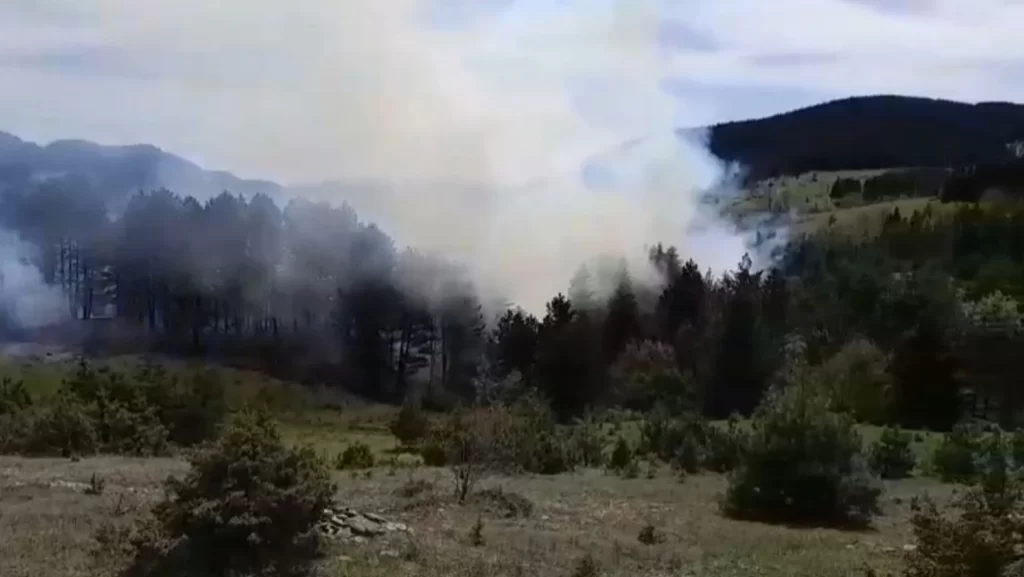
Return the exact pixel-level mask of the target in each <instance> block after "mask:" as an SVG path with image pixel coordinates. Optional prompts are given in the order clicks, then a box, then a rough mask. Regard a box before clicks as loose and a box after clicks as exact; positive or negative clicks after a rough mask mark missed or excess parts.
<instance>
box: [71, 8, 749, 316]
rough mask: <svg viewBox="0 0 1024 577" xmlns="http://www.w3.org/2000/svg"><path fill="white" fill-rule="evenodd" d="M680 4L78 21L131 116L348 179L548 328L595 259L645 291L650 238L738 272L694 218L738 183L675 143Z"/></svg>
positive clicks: (225, 13) (727, 240)
mask: <svg viewBox="0 0 1024 577" xmlns="http://www.w3.org/2000/svg"><path fill="white" fill-rule="evenodd" d="M671 4H672V3H671V2H665V1H664V0H562V1H557V2H552V1H551V0H447V1H443V0H377V1H371V0H294V1H292V2H284V3H282V2H276V1H272V0H223V1H220V2H208V1H206V0H180V1H178V2H173V3H160V4H159V6H156V5H150V4H149V3H144V2H141V3H140V2H127V1H126V0H96V1H95V2H90V3H83V4H75V6H76V10H77V11H78V12H80V13H79V14H78V15H77V16H76V19H75V20H74V21H75V22H76V23H80V24H76V25H80V27H81V28H80V29H76V34H75V35H74V37H75V38H76V39H77V40H78V41H81V42H93V41H96V40H97V39H100V40H102V42H101V44H104V45H113V46H116V47H117V50H115V51H111V50H107V51H106V52H104V54H109V53H113V54H115V55H117V58H116V59H113V58H112V59H111V62H110V64H111V65H112V66H113V65H117V66H119V67H121V68H122V69H124V70H125V71H126V72H125V74H126V79H123V80H120V81H119V82H121V84H123V86H121V88H122V89H123V90H122V92H121V93H122V94H126V95H127V94H132V95H133V96H132V102H131V105H130V106H127V105H126V106H124V107H123V111H124V112H125V113H126V114H127V113H129V112H130V113H131V114H137V113H138V111H135V110H132V109H134V107H137V106H142V107H146V106H150V107H152V110H151V111H150V112H148V113H147V114H151V115H152V118H153V119H159V118H173V123H172V124H173V126H171V127H167V128H166V130H167V131H168V134H171V135H172V137H171V139H172V141H173V143H172V146H183V147H186V148H185V150H186V151H188V150H193V151H196V152H195V153H194V154H195V155H196V156H197V157H198V159H199V160H200V161H201V162H203V163H204V164H207V165H210V164H213V163H216V164H219V165H222V166H224V165H226V167H227V168H231V169H233V170H235V171H236V172H242V173H246V174H258V175H260V176H269V177H274V178H278V179H280V178H286V179H289V180H291V181H293V182H300V181H305V182H314V181H319V180H336V181H338V182H340V183H342V186H341V187H340V189H341V190H342V191H343V192H341V193H338V192H335V193H332V194H331V195H330V197H329V198H327V200H331V201H333V202H336V203H339V204H340V203H341V202H342V201H350V202H351V204H352V205H353V206H354V207H355V208H356V209H357V210H358V211H359V214H360V216H361V217H363V218H364V219H367V220H371V221H374V222H378V223H379V224H380V225H381V227H382V228H383V229H384V230H386V231H387V232H388V233H389V234H391V235H392V236H393V237H394V238H395V240H396V241H397V243H398V244H399V245H400V246H402V245H408V246H412V247H415V248H416V249H417V250H419V251H421V252H425V253H433V254H438V255H443V256H444V257H445V258H447V259H451V260H453V261H456V262H458V263H460V264H461V265H463V266H464V267H465V268H466V269H467V270H469V271H470V276H471V277H472V280H473V281H474V283H475V284H476V285H477V287H478V289H479V290H481V291H482V292H483V293H484V294H485V295H487V296H492V297H493V296H495V295H501V296H504V297H505V298H507V299H509V300H511V301H514V302H516V303H517V304H520V305H522V306H524V307H526V308H528V309H530V310H533V311H539V310H542V309H543V303H544V302H545V301H546V300H547V299H549V298H550V297H551V296H552V295H554V294H555V293H557V292H560V291H562V292H564V291H565V290H566V289H567V286H568V282H569V279H570V277H571V275H572V274H573V272H574V271H576V270H577V269H578V267H579V266H580V265H581V264H584V263H586V262H588V261H589V260H591V259H593V258H595V257H603V256H607V257H612V258H625V260H626V262H627V264H628V266H629V267H630V270H631V273H632V274H634V275H635V276H637V277H643V276H644V275H645V274H647V268H646V249H647V247H648V246H649V245H651V244H652V243H656V242H663V243H666V244H674V245H676V246H677V247H678V248H679V250H680V252H681V253H682V254H683V255H684V256H689V257H693V258H695V259H696V260H698V261H699V262H700V264H701V265H702V267H705V268H706V267H711V268H715V269H722V268H726V267H731V266H732V265H734V264H735V263H736V262H738V260H739V258H740V256H741V255H742V251H743V242H742V239H740V237H738V236H737V235H735V234H733V232H732V231H731V229H730V227H728V226H727V225H725V224H723V223H721V222H719V221H718V219H717V216H715V215H713V214H712V215H708V214H707V213H706V212H703V211H701V210H700V209H699V198H700V195H701V193H702V191H704V190H706V189H708V188H709V187H712V186H714V185H717V184H721V181H722V177H723V175H724V174H725V172H724V171H723V168H722V166H720V163H719V162H718V161H717V160H716V159H714V158H713V157H712V156H711V155H710V154H709V153H708V152H707V150H706V147H705V146H704V144H703V143H701V142H699V141H695V140H693V139H692V138H685V139H684V138H682V137H680V136H679V135H678V134H676V132H675V130H674V128H675V127H677V126H680V125H682V124H685V123H692V122H694V121H696V120H697V119H698V118H700V117H701V115H700V114H699V112H700V111H695V110H690V109H688V108H687V107H686V106H685V104H684V103H682V102H680V101H679V100H678V99H677V98H676V97H673V96H672V95H670V94H669V93H667V92H666V91H665V90H664V89H663V83H664V82H665V81H666V80H667V79H668V77H669V76H671V75H672V74H674V73H677V72H678V71H677V70H670V66H669V62H670V60H671V59H672V53H671V50H672V48H670V47H669V46H668V45H667V43H665V42H663V41H662V38H663V35H664V31H665V29H666V27H667V26H670V25H671V20H672V18H673V17H674V16H673V15H672V14H670V13H669V11H670V10H671ZM676 12H678V10H676ZM108 48H109V46H108ZM128 73H130V74H128ZM153 79H157V80H153ZM136 85H138V86H142V85H145V86H149V87H151V88H149V89H147V90H146V91H133V87H134V86H136ZM124 98H128V97H127V96H124ZM181 102H189V103H190V105H191V106H192V108H193V109H192V110H189V111H188V113H187V114H186V113H184V112H183V111H182V110H181V105H180V103H181ZM172 110H176V111H177V112H176V113H173V114H177V116H169V115H171V114H172V112H170V111H172ZM178 116H180V118H179V117H178ZM153 122H158V121H157V120H154V121H153ZM159 122H163V121H162V120H161V121H159ZM140 130H141V129H140ZM293 190H297V189H293ZM307 190H308V189H307ZM318 190H320V191H321V192H322V191H324V190H330V189H328V188H325V187H321V188H319V189H318ZM335 190H337V189H335ZM177 192H181V193H183V194H188V193H189V191H186V190H182V191H177ZM321 199H322V198H321Z"/></svg>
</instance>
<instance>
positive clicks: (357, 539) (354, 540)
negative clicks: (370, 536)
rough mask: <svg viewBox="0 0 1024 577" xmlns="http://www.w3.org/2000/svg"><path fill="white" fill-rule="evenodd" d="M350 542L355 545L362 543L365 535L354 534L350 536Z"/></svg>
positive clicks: (364, 540) (364, 541)
mask: <svg viewBox="0 0 1024 577" xmlns="http://www.w3.org/2000/svg"><path fill="white" fill-rule="evenodd" d="M352 542H353V543H355V544H356V545H362V544H363V543H366V537H360V536H358V535H356V536H355V537H352Z"/></svg>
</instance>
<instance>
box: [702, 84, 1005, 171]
mask: <svg viewBox="0 0 1024 577" xmlns="http://www.w3.org/2000/svg"><path fill="white" fill-rule="evenodd" d="M1021 140H1024V106H1021V105H1018V104H1010V103H998V102H987V103H980V104H965V103H960V102H951V101H946V100H934V99H928V98H911V97H905V96H871V97H855V98H846V99H842V100H836V101H833V102H828V103H825V104H819V105H817V106H812V107H809V108H804V109H800V110H796V111H793V112H787V113H784V114H779V115H776V116H772V117H769V118H763V119H758V120H748V121H742V122H730V123H724V124H719V125H716V126H713V127H711V135H710V143H709V144H710V147H711V151H712V152H713V153H714V154H715V155H716V156H718V157H719V158H722V159H724V160H727V161H732V162H737V163H739V164H741V165H742V166H744V167H746V168H747V169H748V170H749V174H750V178H751V179H754V180H757V179H761V178H768V177H774V176H779V175H784V174H800V173H803V172H808V171H829V170H854V169H878V168H905V167H943V168H955V167H961V166H970V165H974V164H985V163H998V162H1002V161H1004V160H1007V159H1009V158H1013V157H1014V156H1015V155H1016V153H1017V151H1018V148H1015V145H1014V143H1017V142H1018V141H1021Z"/></svg>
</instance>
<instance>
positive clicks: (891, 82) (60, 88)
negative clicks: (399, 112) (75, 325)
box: [0, 0, 1024, 179]
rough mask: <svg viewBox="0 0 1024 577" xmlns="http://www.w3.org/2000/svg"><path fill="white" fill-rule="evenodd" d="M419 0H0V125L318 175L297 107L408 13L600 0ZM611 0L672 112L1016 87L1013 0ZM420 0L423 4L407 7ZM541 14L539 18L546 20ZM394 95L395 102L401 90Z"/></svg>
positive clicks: (456, 24) (767, 108)
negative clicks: (643, 47) (651, 58)
mask: <svg viewBox="0 0 1024 577" xmlns="http://www.w3.org/2000/svg"><path fill="white" fill-rule="evenodd" d="M430 1H431V2H432V4H428V0H378V2H372V3H367V0H292V1H290V2H279V1H277V0H221V1H220V2H208V1H206V0H178V1H175V2H171V1H170V0H153V1H151V2H150V1H147V2H139V1H138V0H6V1H4V2H0V85H2V86H4V90H3V91H0V130H7V131H11V132H14V133H16V134H18V135H21V136H23V137H25V138H30V139H34V140H43V141H48V140H51V139H56V138H64V137H75V138H88V139H93V140H96V141H100V142H105V143H130V142H149V143H153V144H156V145H158V146H162V147H164V148H167V149H169V150H174V151H176V152H180V153H182V154H183V155H185V156H188V157H190V158H193V159H196V160H198V161H200V162H202V163H204V164H206V165H209V166H213V167H218V168H226V169H231V170H236V171H240V172H243V173H246V174H254V175H256V176H272V177H280V178H287V179H306V178H319V177H322V176H327V175H329V174H330V171H331V166H330V162H329V160H330V157H329V156H327V155H326V154H325V155H323V157H322V158H319V159H317V160H316V161H315V162H314V161H313V160H309V161H306V160H304V159H305V158H307V157H311V156H315V155H316V154H315V150H313V149H312V148H308V149H307V147H308V145H307V144H304V143H302V142H300V140H301V139H302V138H303V136H304V135H307V134H318V135H319V134H320V132H318V131H319V130H322V127H321V125H322V124H323V123H322V122H319V121H318V120H317V117H318V116H319V117H323V116H324V115H330V116H334V115H336V112H337V111H336V110H334V109H333V104H332V102H333V100H332V99H334V98H340V99H344V98H346V97H347V96H346V95H347V91H348V90H349V87H350V85H355V84H358V83H359V82H361V80H359V79H360V78H368V77H370V76H373V75H374V74H377V69H376V62H378V61H380V60H381V59H383V61H384V62H385V65H386V64H388V63H392V62H391V61H390V60H388V59H389V58H392V57H396V58H399V60H397V61H396V62H399V63H400V62H405V60H401V59H402V58H405V57H406V56H407V55H408V54H407V53H409V52H416V51H424V50H429V49H430V48H431V47H432V46H433V44H431V43H432V42H434V38H435V37H434V36H430V35H424V34H420V32H423V31H422V30H419V29H418V28H417V27H418V26H423V27H425V28H427V29H429V30H430V31H436V30H438V29H441V28H444V29H449V30H451V31H453V32H452V34H453V35H454V36H452V38H451V39H442V40H441V42H446V43H447V45H446V49H447V50H449V52H450V53H457V54H461V55H463V56H467V57H472V58H476V56H477V54H478V52H480V51H481V50H480V47H483V46H492V45H493V46H501V47H503V49H505V50H510V49H511V47H514V46H515V43H516V42H517V41H518V40H520V39H521V36H520V33H521V32H522V31H524V30H529V31H530V32H531V33H533V32H537V36H536V38H539V39H541V40H544V41H546V40H550V39H551V37H554V43H553V44H552V46H555V47H556V50H561V47H562V45H561V44H558V42H557V35H558V34H561V33H563V32H565V31H567V30H568V31H570V32H576V31H577V30H575V26H576V24H575V23H579V27H580V28H581V29H585V28H586V27H587V26H589V25H590V24H591V22H590V21H591V20H592V19H593V16H594V14H596V13H599V12H600V13H602V14H604V13H608V11H609V9H610V7H612V8H613V7H614V5H615V2H614V0H544V1H540V0H450V1H444V0H430ZM622 1H623V3H624V4H623V5H628V7H627V8H624V9H622V12H623V14H625V16H624V17H629V18H636V22H638V23H641V24H644V25H646V24H650V23H651V22H653V23H655V36H654V37H655V38H656V39H657V40H656V41H657V46H658V51H659V52H658V55H657V64H656V72H657V74H658V75H659V76H661V78H660V80H661V85H662V86H663V87H664V88H665V89H666V90H667V91H668V92H669V93H670V94H671V95H672V97H673V98H674V99H675V101H676V103H677V108H678V111H677V114H676V115H675V120H676V121H678V122H680V123H707V122H717V121H723V120H732V119H742V118H748V117H753V116H763V115H767V114H772V113H775V112H779V111H784V110H788V109H793V108H797V107H800V106H805V105H808V104H813V103H816V102H820V101H823V100H828V99H832V98H836V97H842V96H848V95H859V94H874V93H895V94H911V95H922V96H934V97H944V98H952V99H960V100H967V101H981V100H1010V101H1024V74H1022V72H1024V42H1021V41H1020V39H1019V36H1020V32H1021V31H1022V30H1024V3H1020V2H1014V1H1012V0H972V1H971V2H967V1H966V0H772V1H767V0H677V1H671V0H649V1H648V0H632V2H630V1H629V0H622ZM367 4H375V5H376V4H380V6H373V7H368V6H367ZM640 5H643V6H644V8H643V10H646V12H644V13H643V14H641V10H640V9H637V8H635V7H636V6H640ZM425 9H430V10H432V11H431V12H430V14H431V16H432V17H433V20H430V19H429V18H428V19H423V18H420V19H419V20H418V21H416V22H415V23H414V22H413V20H414V15H419V16H420V17H422V16H423V13H424V10H425ZM627 13H628V14H627ZM549 20H550V21H558V22H559V25H558V26H554V25H553V26H551V27H550V29H548V28H546V27H547V23H548V22H549ZM424 21H429V22H432V24H430V25H424V24H423V22H424ZM629 22H633V21H632V20H629ZM364 23H365V24H364ZM545 34H547V36H546V35H545ZM588 34H589V33H588ZM627 36H628V35H627ZM638 37H639V36H638ZM530 38H533V37H532V36H531V37H530ZM580 38H585V39H586V42H589V43H590V44H582V45H572V46H569V48H568V49H569V50H576V51H580V50H589V49H594V50H595V51H601V50H603V48H604V47H603V46H601V38H602V37H601V36H600V35H597V36H594V35H586V34H583V35H581V36H580ZM644 38H646V37H642V38H640V40H637V38H632V37H630V38H629V39H627V40H628V42H634V41H635V42H640V41H641V40H643V39H644ZM353 55H356V56H357V57H353ZM396 55H397V56H396ZM581 58H583V57H582V56H581V55H580V54H576V53H574V55H573V56H572V62H576V63H578V62H580V61H581ZM541 59H543V55H542V56H541ZM409 61H410V62H412V60H409ZM534 61H537V59H535V60H534ZM566 61H567V62H568V60H566ZM551 62H552V64H551V65H550V66H551V67H552V68H554V67H557V66H558V65H559V64H557V63H558V62H561V60H559V58H556V57H552V59H551ZM600 62H603V60H597V59H595V60H594V62H593V63H590V64H594V63H597V64H599V63H600ZM392 64H394V63H392ZM395 70H399V71H400V70H401V64H395ZM585 70H588V71H590V73H593V69H591V68H585ZM392 73H394V71H393V70H392ZM419 73H420V71H412V73H411V74H410V76H411V77H416V75H417V74H419ZM325 78H326V80H324V79H325ZM414 79H415V78H414ZM385 80H386V82H387V84H386V86H388V87H392V88H395V87H401V86H402V84H401V82H400V81H401V79H396V78H387V79H384V80H380V82H385ZM419 80H423V79H422V78H420V79H419ZM381 86H385V84H381ZM409 86H410V87H411V88H410V90H413V91H414V90H416V87H417V86H421V85H418V84H410V85H409ZM568 89H569V88H567V90H568ZM394 97H395V98H396V106H407V105H412V104H414V101H415V99H416V97H417V95H416V94H415V93H413V94H404V95H397V94H396V95H394ZM617 102H620V101H617ZM624 102H625V103H626V105H627V107H628V105H629V104H630V102H629V101H628V99H627V100H625V101H624ZM637 106H643V103H642V102H640V101H637ZM412 118H415V117H412ZM342 120H343V121H344V122H342V124H344V123H345V122H348V121H350V120H352V119H351V118H347V117H342ZM256 127H258V130H257V129H256ZM427 128H430V127H427ZM334 130H341V128H335V129H334ZM425 130H426V129H425ZM318 138H322V137H320V136H318ZM239 143H244V145H241V144H239Z"/></svg>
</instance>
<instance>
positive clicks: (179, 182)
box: [0, 96, 1024, 203]
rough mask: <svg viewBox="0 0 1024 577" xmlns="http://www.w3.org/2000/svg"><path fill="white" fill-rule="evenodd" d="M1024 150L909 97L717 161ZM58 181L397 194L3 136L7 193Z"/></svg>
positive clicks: (755, 175)
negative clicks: (282, 180)
mask: <svg viewBox="0 0 1024 577" xmlns="http://www.w3.org/2000/svg"><path fill="white" fill-rule="evenodd" d="M692 131H694V129H681V130H679V131H678V132H679V134H680V135H684V134H687V133H690V132H692ZM1014 143H1016V145H1014ZM1022 143H1024V105H1020V104H1013V103H1004V102H986V103H980V104H966V103H962V102H953V101H948V100H937V99H929V98H916V97H905V96H869V97H853V98H845V99H842V100H835V101H832V102H826V103H823V104H818V105H815V106H810V107H807V108H802V109H798V110H794V111H790V112H785V113H782V114H777V115H774V116H770V117H767V118H760V119H753V120H744V121H736V122H728V123H722V124H718V125H714V126H711V127H709V147H710V149H711V152H712V153H714V154H715V155H716V156H718V157H719V158H721V159H722V160H725V161H728V162H736V163H738V164H740V165H741V166H743V167H744V168H745V169H747V171H748V174H749V177H750V178H752V179H760V178H764V177H769V176H776V175H780V174H798V173H802V172H807V171H811V170H818V171H826V170H852V169H876V168H896V167H910V166H916V167H947V168H957V167H962V166H966V165H973V164H978V163H994V162H1001V161H1003V160H1005V159H1006V158H1008V157H1012V156H1014V155H1019V153H1020V152H1021V151H1022V150H1024V144H1022ZM628 145H629V143H626V144H624V145H623V146H628ZM596 162H598V163H599V161H596ZM590 168H592V167H589V166H588V167H587V168H586V169H585V170H584V172H585V173H586V172H587V171H588V170H589V169H590ZM53 179H70V180H72V181H74V182H75V184H76V186H82V187H87V188H88V189H89V190H91V191H92V192H93V193H94V194H96V195H97V196H98V197H99V198H103V199H104V200H106V201H109V202H114V203H116V202H118V201H123V200H124V199H126V198H127V197H128V196H129V195H131V194H133V193H135V192H137V191H139V190H152V189H157V188H167V189H169V190H172V191H174V192H177V193H180V194H186V195H192V196H195V197H197V198H209V197H212V196H215V195H216V194H219V193H220V192H223V191H230V192H232V193H235V194H242V195H244V196H246V197H252V196H254V195H256V194H265V195H267V196H269V197H271V198H273V199H275V200H279V201H282V200H285V199H286V198H287V197H289V196H292V195H299V194H301V195H308V196H313V197H318V198H332V199H341V198H344V199H347V200H358V199H361V200H364V201H367V202H371V203H372V202H374V201H375V200H377V199H376V197H377V196H378V195H380V194H385V193H386V188H387V187H384V188H383V189H382V188H381V187H380V186H379V185H377V184H374V183H347V182H337V181H336V182H324V183H311V184H305V185H298V186H293V187H286V186H284V185H282V184H279V183H275V182H271V181H266V180H254V179H245V178H240V177H238V176H236V175H234V174H231V173H229V172H223V171H211V170H206V169H204V168H203V167H201V166H199V165H197V164H195V163H193V162H191V161H188V160H186V159H184V158H182V157H180V156H177V155H174V154H171V153H169V152H165V151H163V150H161V149H160V148H157V147H155V146H151V145H147V144H137V145H128V146H107V145H101V144H96V143H94V142H89V141H85V140H58V141H55V142H52V143H50V144H47V145H43V146H41V145H38V144H35V143H32V142H27V141H24V140H22V139H20V138H18V137H17V136H14V135H11V134H7V133H3V132H0V192H2V191H4V190H11V189H17V188H23V187H24V186H25V185H32V184H35V183H39V182H43V181H47V180H53ZM382 190H385V192H381V191H382ZM392 192H393V191H392Z"/></svg>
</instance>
